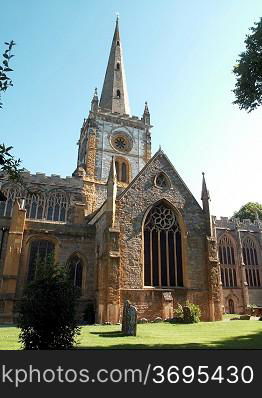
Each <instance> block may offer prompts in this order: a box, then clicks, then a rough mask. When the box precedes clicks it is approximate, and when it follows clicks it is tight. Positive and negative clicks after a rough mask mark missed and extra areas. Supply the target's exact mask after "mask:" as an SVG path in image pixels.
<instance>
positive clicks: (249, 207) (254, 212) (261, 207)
mask: <svg viewBox="0 0 262 398" xmlns="http://www.w3.org/2000/svg"><path fill="white" fill-rule="evenodd" d="M233 217H234V218H239V219H240V220H241V221H242V220H244V219H248V218H249V219H250V220H251V221H254V220H255V219H256V218H257V217H258V218H259V219H260V220H262V204H260V203H257V202H248V203H246V204H245V205H244V206H242V207H241V208H240V209H239V210H238V211H236V212H235V213H234V215H233Z"/></svg>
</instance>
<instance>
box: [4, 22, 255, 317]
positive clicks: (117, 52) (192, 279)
mask: <svg viewBox="0 0 262 398" xmlns="http://www.w3.org/2000/svg"><path fill="white" fill-rule="evenodd" d="M152 127H153V126H152V125H151V120H150V112H149V108H148V105H147V103H145V107H144V110H143V114H142V116H141V117H137V116H132V114H131V110H130V106H129V99H128V92H127V84H126V77H125V69H124V60H123V50H122V42H121V38H120V33H119V22H118V19H117V21H116V26H115V31H114V36H113V41H112V45H111V50H110V54H109V59H108V65H107V69H106V74H105V79H104V83H103V88H102V92H101V96H100V98H99V97H98V94H97V90H95V93H94V96H93V99H92V102H91V109H90V112H89V114H88V115H87V117H86V118H85V119H84V122H83V125H82V127H81V130H80V137H79V141H78V159H77V166H76V169H75V170H74V171H73V174H72V176H69V177H65V178H62V177H60V176H59V175H55V174H52V175H51V176H46V175H45V174H44V173H36V174H30V173H29V172H27V171H25V172H23V174H22V177H23V184H22V185H21V184H14V183H12V182H10V181H9V180H8V178H7V176H5V175H1V176H0V184H1V191H2V192H3V193H4V195H5V196H6V201H2V202H0V322H1V323H13V322H15V320H16V317H17V311H16V307H17V306H16V304H17V303H18V302H19V300H20V299H21V297H22V294H23V289H24V287H25V285H26V284H27V283H28V282H29V281H32V280H33V279H34V277H35V273H36V266H37V262H38V260H43V261H45V260H46V259H47V257H48V256H49V255H50V254H53V255H54V258H55V261H56V263H59V264H64V265H65V266H66V267H69V270H70V275H71V278H72V282H73V283H74V284H75V285H76V286H77V287H79V288H80V290H81V297H80V298H79V300H78V318H79V320H83V316H84V314H88V315H87V316H88V321H89V322H96V323H106V322H110V323H118V322H121V316H122V309H123V303H124V302H125V300H126V299H128V300H130V301H131V303H132V304H133V305H135V306H136V308H137V311H138V319H142V318H146V319H147V320H148V321H153V320H154V319H155V318H157V317H160V318H161V319H163V320H164V319H168V318H172V317H173V316H174V310H175V309H176V307H177V304H178V303H181V304H183V303H185V302H186V301H187V300H189V301H190V302H193V303H195V304H198V305H199V306H200V308H201V313H202V316H201V319H202V320H205V321H215V320H221V319H222V314H223V312H224V311H226V312H232V313H233V312H239V313H241V312H245V311H246V310H247V308H248V306H249V305H251V304H253V305H256V306H258V307H259V306H262V286H261V281H262V273H261V269H262V256H261V254H262V222H261V221H260V220H256V221H255V222H254V223H251V222H250V221H249V220H244V221H243V222H240V221H239V220H237V219H233V220H228V219H227V218H222V219H221V220H216V218H215V217H214V216H211V214H210V198H209V192H208V190H207V187H206V181H205V176H204V174H203V177H202V194H201V202H202V206H200V205H199V203H198V202H197V200H196V199H195V198H194V196H193V195H192V193H191V192H190V190H189V188H188V187H187V185H186V184H185V182H184V181H183V180H182V178H181V176H180V175H179V174H178V173H177V171H176V169H175V167H174V166H173V165H172V163H171V162H170V160H169V159H168V157H167V155H166V154H165V153H164V152H163V151H162V150H161V149H159V150H158V151H157V152H156V153H155V154H152V153H151V129H152Z"/></svg>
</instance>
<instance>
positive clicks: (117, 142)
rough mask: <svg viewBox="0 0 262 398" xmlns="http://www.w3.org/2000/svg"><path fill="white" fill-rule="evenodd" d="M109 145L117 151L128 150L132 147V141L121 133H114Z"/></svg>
mask: <svg viewBox="0 0 262 398" xmlns="http://www.w3.org/2000/svg"><path fill="white" fill-rule="evenodd" d="M111 145H112V146H113V148H114V149H116V150H117V151H119V152H129V151H131V149H132V141H131V140H130V138H128V137H127V136H126V135H125V134H123V133H118V134H114V135H113V136H112V137H111Z"/></svg>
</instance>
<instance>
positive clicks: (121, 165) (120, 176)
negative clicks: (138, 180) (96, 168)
mask: <svg viewBox="0 0 262 398" xmlns="http://www.w3.org/2000/svg"><path fill="white" fill-rule="evenodd" d="M115 166H116V176H117V180H118V181H120V182H126V183H128V182H129V163H128V161H127V160H126V159H124V158H117V159H116V160H115Z"/></svg>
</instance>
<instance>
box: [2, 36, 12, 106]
mask: <svg viewBox="0 0 262 398" xmlns="http://www.w3.org/2000/svg"><path fill="white" fill-rule="evenodd" d="M5 45H6V46H8V48H7V49H6V50H5V52H4V53H3V58H4V59H3V62H2V64H3V66H0V108H2V107H3V103H2V102H1V91H6V90H7V89H8V87H11V86H13V83H12V80H11V79H10V77H9V76H7V75H6V73H4V72H13V69H11V68H10V67H9V60H10V59H11V58H12V57H13V56H14V55H13V54H11V50H12V48H13V46H15V42H14V41H13V40H11V41H10V43H8V42H5Z"/></svg>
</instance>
